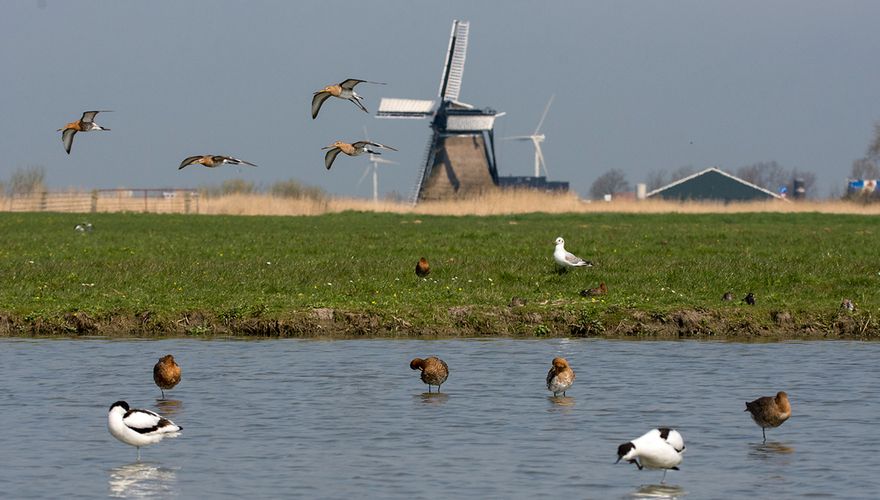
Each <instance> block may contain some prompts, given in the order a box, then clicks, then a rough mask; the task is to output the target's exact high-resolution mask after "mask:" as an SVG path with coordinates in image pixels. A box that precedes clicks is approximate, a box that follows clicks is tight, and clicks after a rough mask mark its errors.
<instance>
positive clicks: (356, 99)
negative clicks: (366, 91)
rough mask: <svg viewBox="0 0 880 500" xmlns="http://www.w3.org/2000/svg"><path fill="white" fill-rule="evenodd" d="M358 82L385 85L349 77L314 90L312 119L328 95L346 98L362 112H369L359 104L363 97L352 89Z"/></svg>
mask: <svg viewBox="0 0 880 500" xmlns="http://www.w3.org/2000/svg"><path fill="white" fill-rule="evenodd" d="M359 83H373V84H376V85H385V84H384V83H380V82H370V81H367V80H358V79H356V78H349V79H348V80H345V81H344V82H342V83H338V84H336V85H327V86H326V87H324V88H323V89H321V90H319V91H317V92H315V95H314V96H313V97H312V120H314V119H315V117H317V116H318V111H320V110H321V105H322V104H324V101H326V100H327V98H329V97H330V96H333V97H338V98H339V99H346V100H348V101H351V102H353V103H354V105H355V106H357V107H359V108H360V109H361V110H363V112H364V113H369V111H367V108H365V107H364V105H363V104H361V101H362V100H363V99H364V98H363V97H361V96H359V95H358V93H357V92H355V91H354V87H355V85H357V84H359Z"/></svg>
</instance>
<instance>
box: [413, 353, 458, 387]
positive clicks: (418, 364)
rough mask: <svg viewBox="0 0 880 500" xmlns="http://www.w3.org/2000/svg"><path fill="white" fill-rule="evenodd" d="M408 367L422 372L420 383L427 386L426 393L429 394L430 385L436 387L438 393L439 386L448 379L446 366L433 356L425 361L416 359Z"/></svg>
mask: <svg viewBox="0 0 880 500" xmlns="http://www.w3.org/2000/svg"><path fill="white" fill-rule="evenodd" d="M409 367H410V368H412V369H413V370H421V371H422V382H424V383H426V384H428V392H431V386H432V385H436V386H437V392H438V393H439V392H440V385H442V384H443V382H446V378H447V377H449V367H448V366H446V362H445V361H443V360H442V359H440V358H437V357H434V356H431V357H430V358H425V359H422V358H416V359H414V360H412V361H410V363H409Z"/></svg>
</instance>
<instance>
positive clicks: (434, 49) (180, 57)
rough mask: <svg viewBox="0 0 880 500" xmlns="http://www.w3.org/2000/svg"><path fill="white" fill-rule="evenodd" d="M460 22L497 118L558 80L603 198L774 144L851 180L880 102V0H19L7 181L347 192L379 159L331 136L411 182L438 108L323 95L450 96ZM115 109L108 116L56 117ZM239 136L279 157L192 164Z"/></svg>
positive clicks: (792, 157)
mask: <svg viewBox="0 0 880 500" xmlns="http://www.w3.org/2000/svg"><path fill="white" fill-rule="evenodd" d="M453 19H463V20H469V21H470V22H471V26H470V44H469V49H468V58H467V63H466V65H465V71H464V79H463V84H462V91H461V100H462V101H464V102H467V103H470V104H473V105H476V106H479V107H492V108H494V109H497V110H499V111H505V112H507V115H506V116H504V117H502V118H499V119H498V121H497V122H496V135H497V136H507V135H519V134H526V133H530V132H531V131H532V130H533V129H534V127H535V126H536V125H537V122H538V119H539V117H540V114H541V111H542V110H543V108H544V106H545V104H546V102H547V100H548V99H549V97H550V95H552V94H556V100H555V103H554V104H553V107H552V108H551V109H550V113H549V115H548V116H547V119H546V122H545V123H544V127H543V132H545V133H546V135H547V139H546V141H545V143H544V155H545V157H546V161H547V167H548V169H549V172H550V178H551V179H552V180H567V181H569V182H571V187H572V189H573V190H575V191H577V192H578V193H580V194H581V195H582V196H587V195H588V192H589V188H590V185H591V184H592V182H593V181H594V180H595V179H596V177H598V176H599V175H600V174H601V173H603V172H605V171H606V170H608V169H610V168H620V169H622V170H623V171H624V172H626V174H627V179H628V180H629V181H630V183H632V184H634V183H636V182H641V181H644V179H645V177H646V175H647V174H648V173H649V172H651V171H653V170H658V169H667V170H671V169H674V168H677V167H680V166H686V165H690V166H693V167H694V168H695V169H702V168H705V167H708V166H713V165H716V166H720V167H722V168H725V169H730V170H733V169H736V168H737V167H739V166H742V165H747V164H751V163H755V162H759V161H771V160H775V161H777V162H778V163H780V164H781V165H783V166H784V167H787V168H794V167H797V168H799V169H803V170H808V171H813V172H815V173H816V174H817V176H818V181H819V186H818V187H819V189H820V191H819V194H820V195H823V196H824V195H827V194H828V192H829V191H830V190H831V189H832V188H833V187H838V186H839V187H841V188H842V186H843V183H844V182H845V179H846V176H847V174H848V173H849V171H850V167H851V163H852V161H853V160H854V159H856V158H858V157H861V156H862V155H864V152H865V149H866V147H867V145H868V142H869V140H870V138H871V134H872V131H873V124H874V122H875V121H877V120H880V64H878V49H880V29H878V21H880V2H877V1H872V0H865V1H849V0H839V1H815V0H791V1H776V0H737V1H725V2H720V1H711V0H693V1H675V0H672V1H626V0H624V1H621V0H608V1H552V0H549V1H541V2H539V1H504V2H501V1H474V0H465V1H451V2H444V1H433V2H424V1H413V0H399V1H397V0H393V1H392V0H376V1H326V0H325V1H321V2H314V1H309V2H299V1H280V0H279V1H262V0H248V1H230V0H224V1H165V0H154V1H142V2H130V1H119V0H107V1H62V0H3V1H2V2H0V33H2V34H3V42H2V43H0V96H2V97H0V103H2V119H0V180H5V179H8V177H9V175H10V174H11V173H12V172H13V171H15V170H16V169H17V168H22V167H28V166H31V165H40V166H43V167H45V169H46V176H47V181H48V184H49V185H50V186H51V187H52V188H67V187H77V188H86V189H89V188H116V187H127V188H147V187H197V186H201V185H204V184H209V183H220V182H222V181H223V180H226V179H231V178H244V179H246V180H249V181H252V182H254V183H256V184H258V185H260V186H268V185H270V184H271V183H272V182H275V181H278V180H287V179H291V178H294V179H297V180H299V181H302V182H305V183H307V184H311V185H317V186H320V187H322V188H324V189H326V190H327V191H329V192H332V193H337V194H341V195H358V196H364V197H366V196H369V194H370V186H369V183H368V182H364V183H363V184H362V185H361V186H360V187H357V186H356V183H357V180H358V178H359V177H360V176H361V174H362V172H363V170H364V168H365V166H366V164H367V160H366V158H365V157H360V158H348V157H341V158H339V159H337V161H336V164H335V165H334V167H333V169H332V170H331V171H329V172H328V171H327V170H325V169H324V167H323V151H321V149H320V148H321V147H322V146H325V145H327V144H329V143H331V142H332V141H334V140H336V139H342V140H346V141H349V142H350V141H352V140H356V139H360V138H362V135H363V127H364V126H365V125H366V126H367V127H368V130H369V135H370V137H371V138H372V139H373V140H376V141H378V142H382V143H385V144H389V145H392V146H395V147H396V148H398V149H399V150H400V152H398V153H395V152H387V153H386V154H387V156H386V158H388V159H392V160H395V161H398V162H400V164H399V165H393V166H390V167H387V168H385V169H384V171H382V172H381V175H380V188H381V191H382V192H383V193H387V192H390V191H397V192H399V193H402V194H407V193H408V192H409V191H410V189H411V188H412V185H413V184H414V183H415V181H416V175H417V171H418V167H419V164H420V162H421V159H422V155H423V152H424V149H425V142H426V141H427V138H428V132H429V129H428V122H427V121H410V120H379V119H376V118H374V117H373V116H372V115H367V114H365V113H362V112H360V111H358V110H357V109H356V108H355V107H354V106H353V105H352V104H350V103H347V102H344V101H338V100H331V101H328V102H327V103H325V105H324V108H323V109H322V111H321V114H320V116H318V119H317V120H314V121H313V120H312V119H311V117H310V115H309V104H310V100H311V96H312V93H313V92H314V91H315V90H318V89H320V88H321V87H323V86H324V85H326V84H330V83H335V82H339V81H342V80H343V79H345V78H350V77H351V78H362V79H367V80H375V81H381V82H387V83H388V85H386V86H371V85H362V86H359V87H358V91H359V92H360V93H361V94H362V95H364V96H365V97H366V101H365V103H366V105H367V107H368V109H369V110H370V111H371V112H375V110H376V107H377V106H378V103H379V99H380V97H383V96H385V97H411V98H423V99H429V98H435V97H436V94H437V90H438V85H439V79H440V75H441V70H442V65H443V60H444V57H445V51H446V47H447V41H448V37H449V30H450V26H451V23H452V20H453ZM91 109H108V110H113V111H114V112H113V113H106V114H100V115H98V119H97V122H98V123H99V124H101V125H103V126H105V127H109V128H111V129H112V131H110V132H93V133H89V134H78V136H77V138H76V140H75V141H74V145H73V151H72V154H71V155H70V156H68V155H67V154H65V152H64V149H63V147H62V143H61V138H60V135H61V134H60V133H58V132H56V131H55V130H56V129H58V128H59V127H61V126H63V125H64V124H65V123H67V122H69V121H73V120H75V119H78V118H79V116H80V114H81V113H82V112H83V111H85V110H91ZM203 153H205V154H207V153H211V154H226V155H232V156H236V157H239V158H242V159H245V160H249V161H252V162H254V163H257V164H259V165H260V166H259V168H255V169H251V168H237V167H224V168H221V169H212V170H209V169H205V168H197V167H189V168H187V169H184V170H182V171H178V169H177V166H178V164H179V163H180V161H181V159H183V158H184V157H186V156H190V155H195V154H203ZM498 158H499V170H500V172H501V173H502V174H503V175H529V174H530V172H531V171H532V168H533V167H532V161H533V152H532V147H531V145H530V144H527V143H512V142H502V141H499V142H498Z"/></svg>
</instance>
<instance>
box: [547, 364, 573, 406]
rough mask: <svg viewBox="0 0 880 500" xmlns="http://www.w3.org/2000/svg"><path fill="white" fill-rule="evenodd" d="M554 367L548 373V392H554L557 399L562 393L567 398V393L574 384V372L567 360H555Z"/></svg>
mask: <svg viewBox="0 0 880 500" xmlns="http://www.w3.org/2000/svg"><path fill="white" fill-rule="evenodd" d="M552 364H553V366H552V367H551V368H550V371H549V372H547V390H548V391H551V392H553V396H554V397H556V396H558V395H559V393H560V392H561V393H562V395H563V396H565V391H567V390H568V389H570V388H571V385H572V384H574V379H575V376H574V370H572V369H571V367H570V366H568V361H566V360H565V358H553V363H552Z"/></svg>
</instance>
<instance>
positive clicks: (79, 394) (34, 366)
mask: <svg viewBox="0 0 880 500" xmlns="http://www.w3.org/2000/svg"><path fill="white" fill-rule="evenodd" d="M166 353H173V354H174V355H175V358H177V360H178V362H179V363H180V364H181V366H182V367H183V381H182V382H181V384H180V385H179V386H178V387H177V388H175V389H173V390H172V391H170V392H169V393H168V397H169V401H165V402H163V401H157V399H158V397H159V389H158V388H157V387H155V386H154V385H153V382H152V366H153V364H154V363H155V362H156V360H158V358H159V357H160V356H161V355H163V354H166ZM432 354H437V355H440V356H441V357H442V358H444V359H445V360H446V361H447V362H448V364H449V367H450V372H451V373H450V377H449V381H448V382H447V384H445V385H444V386H443V393H441V395H439V396H437V395H431V396H428V395H426V394H425V393H424V391H425V386H424V385H422V384H421V382H420V381H419V380H418V374H417V372H413V371H411V370H410V369H409V361H410V359H411V358H413V357H416V356H419V357H424V356H427V355H432ZM557 355H561V356H564V357H566V358H567V359H568V360H569V362H570V363H571V365H572V367H573V368H574V370H575V371H576V372H577V377H578V378H577V381H576V382H575V385H574V387H573V388H572V389H571V390H570V391H569V392H568V398H565V399H558V400H554V399H552V398H549V397H548V392H547V391H546V389H545V388H544V385H543V384H544V376H545V374H546V372H547V370H548V369H549V367H550V360H551V359H552V358H553V357H554V356H557ZM878 357H880V343H859V342H803V343H802V342H786V343H774V344H737V343H707V342H622V341H597V340H577V341H575V340H570V341H569V340H541V341H528V340H486V341H483V340H442V341H408V340H360V341H315V340H266V341H236V340H228V341H223V340H212V341H198V340H162V341H130V340H126V341H111V340H76V341H74V340H2V341H0V381H2V383H0V384H2V385H0V457H2V458H0V492H2V496H4V497H7V498H60V497H66V498H96V497H107V496H109V497H122V498H130V497H133V498H160V497H162V498H164V497H176V498H205V497H227V498H229V497H240V496H242V497H250V498H277V497H285V498H436V497H450V498H463V497H470V498H477V497H483V498H486V497H493V498H534V497H537V496H539V495H541V496H547V495H553V496H558V497H570V498H633V497H676V496H677V497H681V496H687V497H690V498H743V497H749V496H751V497H761V498H767V497H776V498H802V497H804V496H819V497H838V498H858V497H862V498H875V497H876V496H877V495H878V491H880V476H878V475H876V472H875V469H876V462H875V460H876V455H875V454H874V453H873V452H871V451H870V450H872V449H874V450H876V446H877V445H876V443H874V441H873V436H874V434H873V430H874V428H875V426H876V422H877V416H878V415H880V411H878V410H880V408H878V396H877V390H876V389H875V384H876V381H877V380H878V371H880V368H878V367H877V364H876V360H877V359H878ZM781 389H784V390H786V391H787V392H788V394H789V396H790V398H791V401H792V406H793V416H792V418H791V419H790V420H789V421H788V422H786V423H785V424H783V425H782V426H781V427H780V428H778V429H769V430H768V431H767V437H768V440H767V443H766V444H762V443H761V429H760V428H758V427H757V426H756V425H754V424H753V423H752V421H751V419H750V418H749V417H748V414H747V413H744V412H743V409H744V402H745V401H746V400H751V399H754V398H756V397H758V396H762V395H771V394H774V393H775V392H776V391H777V390H781ZM118 399H124V400H127V401H128V402H129V403H131V404H132V406H136V407H145V408H151V409H157V410H159V411H160V412H161V413H164V414H166V415H167V416H169V417H170V418H172V419H173V420H174V421H175V422H176V423H178V424H179V425H182V426H183V428H184V429H183V434H182V436H181V437H179V438H177V439H169V440H165V441H163V442H162V443H159V444H158V445H155V446H151V447H146V448H143V449H142V450H141V458H142V460H141V462H137V461H136V460H135V457H136V451H135V449H134V448H132V447H129V446H126V445H124V444H122V443H120V442H118V441H116V440H115V439H113V438H112V437H111V436H110V435H109V433H108V432H107V428H106V413H107V410H108V408H109V406H110V404H111V403H113V402H114V401H116V400H118ZM659 425H667V426H673V427H676V428H677V429H679V430H680V431H681V433H682V434H683V435H684V438H685V443H686V445H687V451H686V453H685V459H684V462H683V463H682V465H681V471H670V472H669V474H668V475H667V478H666V485H665V486H662V487H661V486H659V485H658V483H659V481H660V478H661V476H662V472H659V471H648V470H643V471H639V470H636V468H635V466H634V465H629V464H622V463H621V464H617V465H615V464H614V461H615V459H616V458H617V457H616V450H617V446H618V445H619V444H621V443H623V442H625V441H628V440H629V439H632V438H635V437H638V436H639V435H641V434H642V433H643V432H645V431H647V430H649V429H650V428H652V427H656V426H659Z"/></svg>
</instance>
